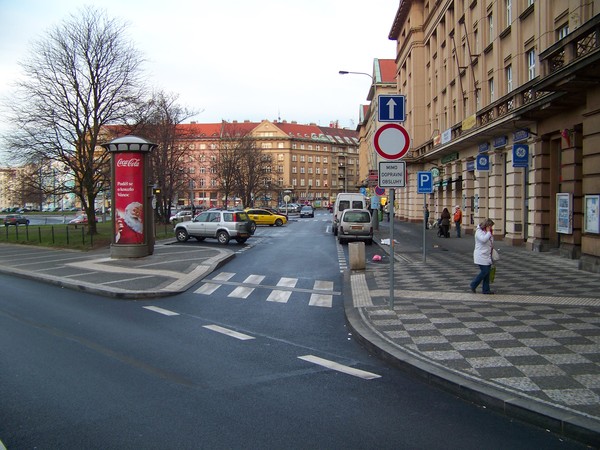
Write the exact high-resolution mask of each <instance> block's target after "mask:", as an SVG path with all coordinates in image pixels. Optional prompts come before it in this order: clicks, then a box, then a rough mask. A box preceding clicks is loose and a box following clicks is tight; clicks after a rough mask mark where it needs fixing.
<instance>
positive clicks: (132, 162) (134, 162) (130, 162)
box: [117, 158, 141, 167]
mask: <svg viewBox="0 0 600 450" xmlns="http://www.w3.org/2000/svg"><path fill="white" fill-rule="evenodd" d="M140 164H141V159H140V158H129V159H125V158H121V159H118V160H117V167H140Z"/></svg>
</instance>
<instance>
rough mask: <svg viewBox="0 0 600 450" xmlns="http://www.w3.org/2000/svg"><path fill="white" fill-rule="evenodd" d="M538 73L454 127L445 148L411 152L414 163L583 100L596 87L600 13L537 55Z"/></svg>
mask: <svg viewBox="0 0 600 450" xmlns="http://www.w3.org/2000/svg"><path fill="white" fill-rule="evenodd" d="M539 58H540V67H541V70H540V72H541V74H540V75H539V76H538V77H536V78H535V79H533V80H531V81H529V82H527V83H525V84H523V85H521V86H519V87H518V88H516V89H515V90H513V91H512V92H510V93H508V94H507V95H505V96H504V97H502V98H500V99H498V100H497V101H495V102H494V103H491V104H489V105H487V106H486V107H484V108H482V109H480V110H479V111H478V112H477V113H476V124H475V126H474V127H472V128H469V129H467V130H463V129H462V123H457V124H455V125H454V126H453V127H452V130H451V132H452V138H451V141H450V142H449V143H448V144H445V145H442V146H440V145H435V143H434V139H430V140H429V141H427V142H425V143H423V145H421V146H419V147H417V148H415V149H414V150H413V151H412V155H411V156H412V158H414V160H425V159H428V157H430V156H434V155H435V157H438V156H443V155H444V154H446V153H451V152H455V151H457V150H460V149H463V148H466V147H468V146H471V145H473V144H474V143H477V142H480V141H481V140H482V139H486V138H491V137H493V136H495V135H498V134H500V133H503V132H511V131H514V129H515V128H518V127H519V126H523V127H525V126H527V124H532V123H535V122H536V121H538V120H543V119H545V118H548V117H552V116H555V115H557V114H560V113H561V112H563V111H567V110H569V109H572V108H575V107H578V106H579V105H581V104H583V103H584V102H585V97H586V90H587V89H588V88H589V87H590V86H596V85H597V84H598V83H600V15H597V16H595V17H594V18H593V19H591V20H589V21H588V22H586V23H584V24H583V25H582V26H581V27H580V28H578V29H576V30H575V31H573V32H572V33H570V34H569V35H568V36H566V37H565V38H563V39H561V40H560V41H558V42H557V43H556V44H554V45H552V46H551V47H549V48H548V49H546V50H545V51H544V52H542V53H540V55H539Z"/></svg>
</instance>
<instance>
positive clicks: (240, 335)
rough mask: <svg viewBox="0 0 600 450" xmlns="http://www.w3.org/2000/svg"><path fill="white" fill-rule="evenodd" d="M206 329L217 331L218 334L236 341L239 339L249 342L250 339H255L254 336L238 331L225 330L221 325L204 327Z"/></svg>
mask: <svg viewBox="0 0 600 450" xmlns="http://www.w3.org/2000/svg"><path fill="white" fill-rule="evenodd" d="M204 328H207V329H209V330H212V331H216V332H217V333H221V334H224V335H227V336H230V337H233V338H236V339H239V340H240V341H247V340H249V339H254V337H252V336H248V335H247V334H243V333H238V332H237V331H233V330H229V329H228V328H223V327H220V326H219V325H204Z"/></svg>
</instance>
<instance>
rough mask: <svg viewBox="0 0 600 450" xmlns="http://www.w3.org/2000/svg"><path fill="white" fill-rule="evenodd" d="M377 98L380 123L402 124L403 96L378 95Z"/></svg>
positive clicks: (404, 118) (403, 116) (403, 115)
mask: <svg viewBox="0 0 600 450" xmlns="http://www.w3.org/2000/svg"><path fill="white" fill-rule="evenodd" d="M378 98H379V103H378V112H379V121H380V122H404V121H405V120H406V117H405V113H404V110H405V108H404V105H405V97H404V95H398V94H388V95H379V96H378Z"/></svg>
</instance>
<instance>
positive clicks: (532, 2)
mask: <svg viewBox="0 0 600 450" xmlns="http://www.w3.org/2000/svg"><path fill="white" fill-rule="evenodd" d="M534 3H535V0H527V7H530V6H531V5H533V4H534Z"/></svg>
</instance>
